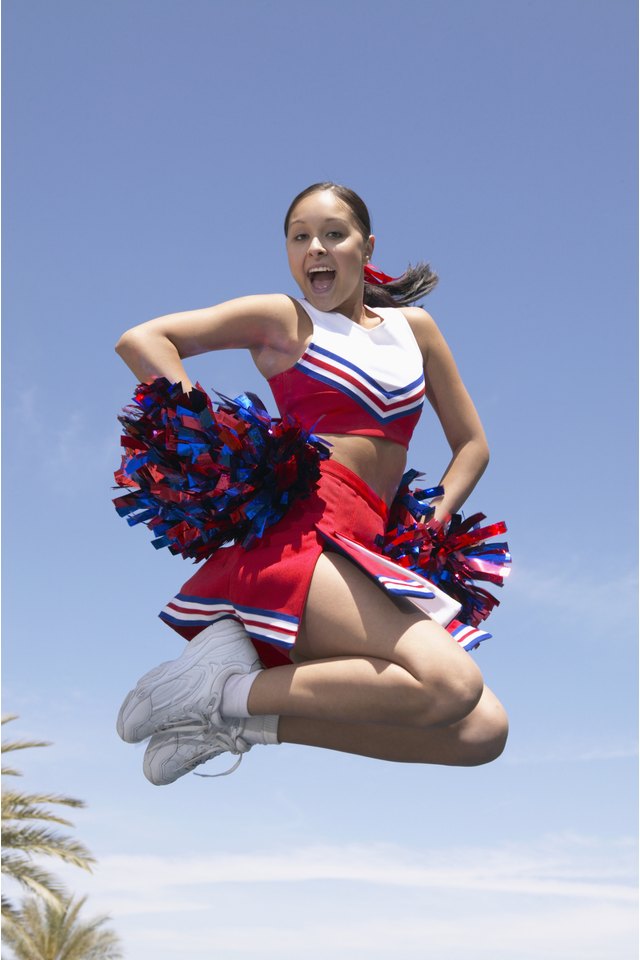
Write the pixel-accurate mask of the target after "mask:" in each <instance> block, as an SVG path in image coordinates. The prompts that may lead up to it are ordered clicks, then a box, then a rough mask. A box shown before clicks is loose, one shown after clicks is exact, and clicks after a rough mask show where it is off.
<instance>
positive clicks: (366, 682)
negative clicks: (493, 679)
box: [248, 553, 483, 762]
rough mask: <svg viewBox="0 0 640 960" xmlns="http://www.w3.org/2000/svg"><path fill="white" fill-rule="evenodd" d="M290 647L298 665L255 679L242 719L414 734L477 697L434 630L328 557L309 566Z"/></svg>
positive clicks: (477, 687)
mask: <svg viewBox="0 0 640 960" xmlns="http://www.w3.org/2000/svg"><path fill="white" fill-rule="evenodd" d="M296 650H297V653H298V657H304V659H305V662H302V663H297V664H295V665H292V666H283V667H274V668H272V669H270V670H265V671H264V672H263V673H261V674H260V675H259V676H258V678H257V679H256V681H255V683H254V684H253V687H252V688H251V692H250V695H249V703H248V709H249V712H250V713H251V714H254V715H256V714H279V715H281V716H283V717H288V718H307V719H309V720H314V721H327V722H329V721H330V722H332V723H335V722H338V723H349V724H368V723H373V724H384V725H387V726H389V725H391V726H394V725H396V726H400V727H414V728H420V729H421V732H422V733H423V732H424V728H425V727H431V726H433V725H436V724H454V723H456V722H457V721H459V720H462V719H463V718H464V717H467V716H468V715H469V714H471V712H472V711H473V710H474V708H475V707H476V706H477V705H478V704H479V701H480V698H481V695H482V691H483V683H482V677H481V675H480V671H479V670H478V668H477V666H476V665H475V663H474V661H473V660H472V659H471V657H470V656H469V654H468V653H466V652H465V651H464V650H462V649H461V648H460V647H459V646H458V644H457V643H456V642H455V640H453V639H452V638H451V636H450V635H449V634H448V633H447V631H446V630H444V628H442V627H441V626H439V624H437V623H434V622H433V621H431V620H428V619H427V618H425V617H424V616H422V615H421V614H420V613H419V612H418V611H416V610H415V608H414V607H413V606H412V605H410V604H408V603H406V604H398V603H397V602H395V601H394V600H392V599H391V598H390V597H389V596H388V595H387V594H386V593H385V592H384V591H383V590H381V589H380V588H379V587H378V586H377V585H376V584H374V583H372V581H371V580H370V579H369V578H368V577H367V576H366V575H365V574H364V573H362V571H361V570H359V569H358V568H357V567H356V566H355V565H354V564H352V563H351V562H350V561H349V560H346V559H345V558H343V557H341V556H339V555H337V554H333V553H330V554H326V553H325V554H322V556H321V557H320V558H319V560H318V563H317V565H316V569H315V572H314V576H313V579H312V582H311V587H310V590H309V596H308V600H307V605H306V609H305V617H304V623H303V625H302V630H301V634H300V636H299V638H298V641H297V643H296ZM285 731H286V723H285ZM292 735H295V734H292ZM356 752H358V751H356ZM436 762H438V761H436Z"/></svg>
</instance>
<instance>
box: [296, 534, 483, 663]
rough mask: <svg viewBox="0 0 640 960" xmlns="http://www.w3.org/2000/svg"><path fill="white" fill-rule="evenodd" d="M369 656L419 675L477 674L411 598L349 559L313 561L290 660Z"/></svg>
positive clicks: (467, 658) (337, 557)
mask: <svg viewBox="0 0 640 960" xmlns="http://www.w3.org/2000/svg"><path fill="white" fill-rule="evenodd" d="M341 656H342V657H344V656H362V657H374V658H379V659H381V660H386V661H389V662H392V663H397V664H400V665H401V666H403V667H405V668H406V669H407V670H409V671H410V672H411V673H412V674H413V675H414V676H416V677H417V678H418V679H431V680H432V679H433V677H434V670H436V668H437V667H441V668H442V669H443V670H445V671H447V672H449V671H451V670H453V671H454V672H457V671H458V670H459V671H460V672H461V673H462V674H465V675H467V676H468V674H469V672H471V673H477V675H478V678H479V676H480V674H479V671H478V670H477V667H476V666H475V664H474V662H473V661H472V659H471V658H470V656H469V654H468V653H467V652H466V651H464V650H462V649H461V648H460V647H459V645H458V644H457V643H456V642H455V640H453V639H452V637H451V636H450V634H449V633H447V631H446V630H445V629H444V628H443V627H441V626H440V625H439V624H437V623H435V622H434V621H433V620H430V619H429V618H428V617H426V616H425V615H424V614H422V613H420V612H419V611H418V610H416V608H415V607H414V606H413V604H411V603H410V602H408V601H406V600H395V599H394V598H392V597H391V596H389V595H388V594H387V593H386V591H384V590H383V589H382V588H381V587H379V586H378V585H377V584H376V583H374V582H373V581H372V580H371V579H370V578H369V577H367V576H366V574H364V573H363V572H362V571H361V570H360V569H359V568H358V567H356V566H355V565H354V564H353V563H352V562H351V561H350V560H347V559H346V558H345V557H341V556H340V555H339V554H336V553H323V554H322V555H321V556H320V558H319V559H318V563H317V564H316V568H315V571H314V575H313V578H312V581H311V586H310V589H309V595H308V598H307V604H306V607H305V614H304V618H303V622H302V625H301V630H300V633H299V635H298V639H297V641H296V646H295V660H296V661H297V662H300V661H302V660H321V659H326V658H329V657H341Z"/></svg>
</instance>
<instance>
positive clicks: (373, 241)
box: [364, 234, 376, 262]
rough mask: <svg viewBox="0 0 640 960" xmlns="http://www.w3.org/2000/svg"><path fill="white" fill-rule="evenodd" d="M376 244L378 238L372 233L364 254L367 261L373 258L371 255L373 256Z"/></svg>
mask: <svg viewBox="0 0 640 960" xmlns="http://www.w3.org/2000/svg"><path fill="white" fill-rule="evenodd" d="M375 245H376V238H375V237H374V235H373V234H371V236H370V237H369V239H368V240H367V242H366V244H365V248H364V255H365V259H366V260H367V262H368V261H369V260H371V257H372V256H373V248H374V247H375Z"/></svg>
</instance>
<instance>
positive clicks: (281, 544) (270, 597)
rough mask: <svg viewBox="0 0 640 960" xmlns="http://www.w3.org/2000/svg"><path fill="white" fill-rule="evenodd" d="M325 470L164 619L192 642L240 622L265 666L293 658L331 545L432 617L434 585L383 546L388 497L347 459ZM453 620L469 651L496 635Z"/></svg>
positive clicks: (210, 569)
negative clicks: (226, 622)
mask: <svg viewBox="0 0 640 960" xmlns="http://www.w3.org/2000/svg"><path fill="white" fill-rule="evenodd" d="M320 468H321V477H320V480H319V483H318V485H317V487H316V489H315V490H314V491H313V492H312V493H311V494H310V495H309V496H308V497H306V498H304V499H301V500H298V501H296V502H295V503H294V504H293V506H292V507H291V509H290V510H289V511H288V512H287V513H286V514H285V516H284V517H283V518H282V519H281V520H279V521H278V522H277V523H276V524H274V525H273V526H271V527H269V528H268V529H267V530H266V532H265V534H264V535H263V536H262V537H261V538H260V539H259V540H257V541H254V544H253V545H252V546H251V547H249V548H248V549H245V548H244V547H242V546H240V545H239V544H235V545H234V546H231V547H223V548H221V549H220V550H218V551H217V552H216V553H215V554H214V555H213V556H212V557H210V558H209V559H208V560H206V561H205V562H204V563H203V564H202V566H200V567H199V569H198V570H197V572H196V573H195V574H194V576H193V577H191V579H189V580H187V582H186V583H185V584H184V586H183V587H182V589H181V590H180V593H178V594H177V595H176V596H175V597H174V598H173V599H172V600H170V601H169V603H168V604H167V605H166V607H165V608H164V609H163V610H162V612H161V613H160V617H161V618H162V619H163V620H164V621H165V622H166V623H167V624H169V626H171V627H173V628H174V629H175V630H177V632H178V633H179V634H180V635H181V636H182V637H184V638H185V639H186V640H191V639H192V638H193V637H194V636H196V634H198V633H199V632H200V631H201V630H203V629H204V628H205V627H208V626H210V625H211V624H212V623H214V622H216V621H217V620H221V619H224V618H233V619H235V620H239V621H241V622H242V623H243V624H244V626H245V628H246V630H247V633H248V634H249V636H250V637H251V640H252V641H253V644H254V646H255V648H256V651H257V653H258V656H259V657H260V659H261V660H262V662H263V663H264V665H265V667H273V666H279V665H281V664H286V663H290V662H291V659H290V656H289V654H290V651H291V650H292V649H293V647H294V645H295V641H296V636H297V633H298V628H299V626H300V622H301V620H302V617H303V615H304V607H305V603H306V600H307V595H308V592H309V587H310V584H311V578H312V576H313V571H314V569H315V565H316V563H317V561H318V557H319V556H320V554H321V553H322V552H323V550H327V549H330V550H337V551H338V552H340V553H342V554H343V555H346V556H348V557H349V558H350V559H351V560H352V561H353V562H354V563H355V564H356V565H357V566H358V567H360V568H361V569H362V570H363V571H364V572H365V573H366V574H367V575H368V576H369V577H371V578H372V579H373V580H374V581H376V582H377V583H378V584H379V585H380V587H381V588H383V589H385V590H387V591H388V592H389V593H391V594H392V595H394V596H405V597H408V598H409V599H411V600H413V602H414V603H415V604H416V605H417V606H418V607H420V608H421V609H422V610H423V611H424V612H425V614H426V615H432V613H433V610H434V607H433V604H434V603H435V604H436V606H437V604H438V602H439V601H438V599H437V597H436V599H435V600H434V590H435V588H434V587H433V585H432V584H430V583H429V581H428V580H425V579H424V578H423V577H420V576H419V575H417V574H415V573H412V572H410V571H408V570H406V569H405V568H403V567H400V566H399V565H398V564H395V563H393V562H392V561H390V560H388V559H387V558H385V557H382V556H381V554H380V552H379V548H378V547H377V544H376V537H377V536H378V535H379V534H382V533H384V531H385V528H386V522H387V518H388V508H387V505H386V504H385V502H384V501H383V500H382V499H381V498H380V497H379V496H378V495H377V494H376V493H375V492H374V491H373V490H371V488H370V487H369V486H368V485H367V484H366V483H365V482H364V481H363V480H362V479H361V478H360V477H359V476H358V475H357V474H355V473H353V471H351V470H349V469H348V468H347V467H344V466H343V465H342V464H340V463H337V462H335V461H334V460H325V461H323V462H321V464H320ZM436 593H438V591H436ZM440 596H442V595H440ZM454 612H455V609H454ZM447 619H448V620H450V621H451V622H450V623H449V626H448V629H449V631H450V632H451V634H452V635H453V636H454V637H455V639H456V640H458V641H459V642H460V643H461V644H462V645H463V646H464V647H465V648H467V649H471V648H472V647H473V646H477V644H478V643H479V642H480V641H481V640H483V639H485V638H486V637H488V636H490V634H486V633H484V632H483V631H478V630H474V629H473V628H471V627H467V626H466V625H464V624H460V623H459V622H458V621H456V620H455V619H454V620H451V617H450V616H449V617H447ZM441 622H444V621H442V620H441Z"/></svg>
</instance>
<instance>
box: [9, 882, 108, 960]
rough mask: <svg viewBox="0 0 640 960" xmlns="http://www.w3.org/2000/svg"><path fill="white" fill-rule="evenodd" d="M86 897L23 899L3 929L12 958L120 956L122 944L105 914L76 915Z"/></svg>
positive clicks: (58, 959)
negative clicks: (46, 900)
mask: <svg viewBox="0 0 640 960" xmlns="http://www.w3.org/2000/svg"><path fill="white" fill-rule="evenodd" d="M85 902H86V897H82V898H79V899H74V898H72V897H71V898H66V899H64V900H63V901H62V902H59V903H57V904H53V905H52V904H48V903H47V904H45V903H42V902H40V901H38V900H37V899H35V898H33V897H29V898H27V899H26V900H25V902H24V904H23V907H22V910H21V911H20V913H19V917H18V920H17V921H12V922H10V923H9V924H8V926H7V927H6V930H3V939H4V941H5V942H6V943H7V944H8V945H9V946H10V947H11V949H12V950H13V953H14V955H15V958H16V960H120V958H121V957H122V948H121V945H120V941H119V939H118V937H117V935H116V934H115V933H114V932H113V930H111V929H109V927H108V926H107V924H108V922H109V917H106V916H100V917H93V918H91V919H89V920H83V919H81V918H80V911H81V910H82V907H83V906H84V904H85Z"/></svg>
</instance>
